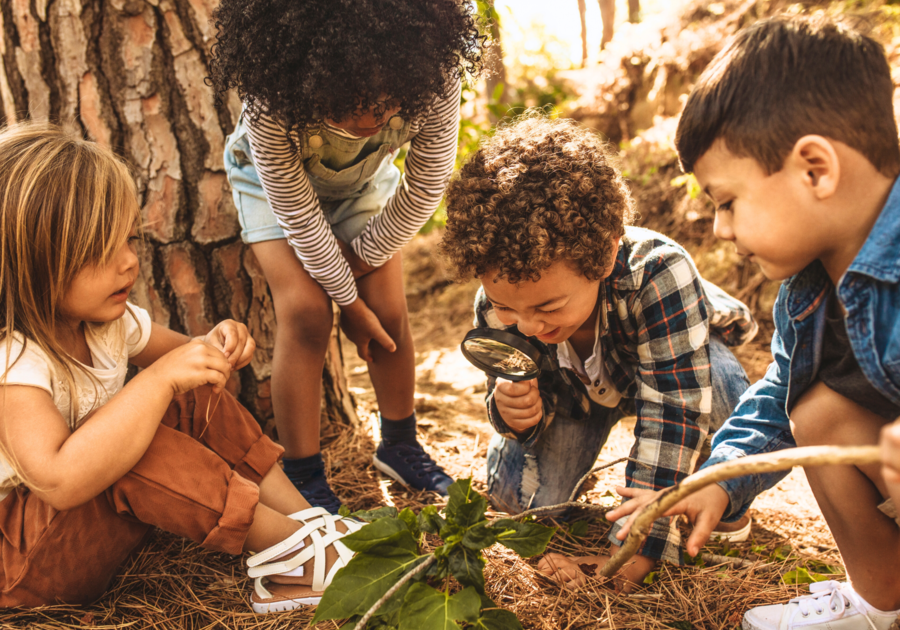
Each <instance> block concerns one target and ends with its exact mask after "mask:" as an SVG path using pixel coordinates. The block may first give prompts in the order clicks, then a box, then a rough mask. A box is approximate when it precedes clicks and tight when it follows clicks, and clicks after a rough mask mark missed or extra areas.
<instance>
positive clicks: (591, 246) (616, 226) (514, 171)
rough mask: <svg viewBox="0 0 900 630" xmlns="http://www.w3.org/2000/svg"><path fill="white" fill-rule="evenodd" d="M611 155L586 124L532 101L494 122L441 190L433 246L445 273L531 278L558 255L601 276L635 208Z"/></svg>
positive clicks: (587, 272) (594, 276) (461, 279)
mask: <svg viewBox="0 0 900 630" xmlns="http://www.w3.org/2000/svg"><path fill="white" fill-rule="evenodd" d="M612 155H614V154H613V153H611V152H610V151H609V150H607V149H606V147H605V146H604V144H603V141H602V140H600V138H598V137H597V136H596V135H595V134H594V133H593V132H591V131H590V130H588V129H587V128H585V127H582V126H580V125H578V123H576V122H575V121H573V120H568V119H558V120H551V119H549V118H547V117H546V116H545V115H544V114H543V112H541V111H539V110H538V111H530V112H526V114H525V115H524V116H523V117H521V118H520V119H519V120H517V121H515V122H513V123H512V124H509V125H506V126H502V127H500V128H499V129H498V130H497V133H496V134H495V135H494V136H493V137H492V138H490V139H488V140H486V141H485V142H484V143H483V144H482V145H481V147H480V148H479V149H478V151H477V152H476V153H475V154H474V155H473V156H472V157H471V159H470V160H469V161H468V162H467V163H466V164H465V165H464V166H463V167H462V169H460V171H459V174H458V176H457V177H456V178H455V179H454V180H453V181H451V182H450V186H449V188H448V189H447V229H446V230H445V231H444V236H443V239H442V240H441V244H440V250H441V253H442V254H443V255H444V257H445V258H446V260H447V262H448V263H449V267H450V271H451V273H452V274H453V276H454V278H455V279H456V280H457V281H459V282H464V281H466V280H469V279H471V278H473V277H478V278H480V277H482V276H484V275H485V274H487V273H488V272H493V271H496V272H497V278H505V279H506V280H507V281H508V282H511V283H513V284H518V283H520V282H525V281H536V280H539V279H540V277H541V272H542V271H544V270H545V269H547V268H548V267H550V266H551V265H552V264H553V263H555V262H557V261H560V260H565V261H568V262H570V263H571V264H572V265H573V266H574V267H575V268H576V269H578V270H579V271H580V272H581V274H583V275H584V276H586V277H587V278H589V279H590V280H599V279H601V278H603V275H604V273H608V272H609V269H610V265H611V264H612V262H613V255H614V252H615V246H616V243H617V242H618V240H619V239H620V238H621V237H622V235H623V234H624V233H625V226H626V225H627V224H628V223H630V222H631V220H632V219H633V216H634V202H633V201H632V199H631V194H630V193H629V191H628V186H627V185H626V184H625V180H624V179H622V175H621V174H620V173H619V171H618V170H617V169H616V167H615V166H613V164H612V163H611V160H612V159H613V158H612Z"/></svg>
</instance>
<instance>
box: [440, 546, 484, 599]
mask: <svg viewBox="0 0 900 630" xmlns="http://www.w3.org/2000/svg"><path fill="white" fill-rule="evenodd" d="M484 565H485V562H484V558H483V557H482V556H481V553H479V552H478V551H475V550H473V549H469V548H467V547H463V546H462V545H457V546H456V547H454V548H453V549H451V550H450V553H449V554H448V558H447V568H448V569H450V575H452V576H453V577H455V578H456V581H457V582H459V583H460V584H462V585H463V586H473V587H475V589H476V590H477V591H478V592H479V593H483V592H484Z"/></svg>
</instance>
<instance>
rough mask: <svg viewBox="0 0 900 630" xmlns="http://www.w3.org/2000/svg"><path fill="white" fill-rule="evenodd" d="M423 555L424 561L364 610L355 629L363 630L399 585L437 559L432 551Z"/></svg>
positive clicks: (398, 588) (397, 589)
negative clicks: (364, 612)
mask: <svg viewBox="0 0 900 630" xmlns="http://www.w3.org/2000/svg"><path fill="white" fill-rule="evenodd" d="M423 557H425V558H427V560H425V561H424V562H421V563H420V564H419V566H417V567H416V568H415V569H413V570H412V571H410V572H409V573H407V574H406V575H404V576H403V577H402V578H400V579H399V580H398V581H397V583H396V584H394V585H393V586H392V587H391V588H390V589H388V592H387V593H385V594H384V595H382V596H381V599H379V600H378V601H377V602H375V603H374V604H372V607H371V608H369V610H367V611H366V614H365V615H363V616H362V619H360V620H359V623H357V624H356V630H365V628H366V624H367V623H369V619H371V618H372V615H374V614H375V613H376V612H377V611H378V609H379V608H381V607H382V605H384V603H385V602H386V601H387V600H389V599H390V598H391V597H393V595H394V593H396V592H397V591H399V590H400V587H401V586H403V585H404V584H406V583H407V582H409V581H410V580H411V579H413V578H414V577H415V576H416V575H418V574H419V573H421V572H422V571H424V570H425V569H427V568H428V567H429V566H431V564H432V563H433V562H434V561H435V560H437V558H435V557H434V554H433V553H430V554H428V555H427V556H423Z"/></svg>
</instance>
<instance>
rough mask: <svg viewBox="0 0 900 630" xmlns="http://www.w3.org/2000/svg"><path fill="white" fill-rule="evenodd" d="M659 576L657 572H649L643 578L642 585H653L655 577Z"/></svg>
mask: <svg viewBox="0 0 900 630" xmlns="http://www.w3.org/2000/svg"><path fill="white" fill-rule="evenodd" d="M657 575H659V571H651V572H650V573H648V574H647V575H646V576H645V577H644V584H653V583H654V582H655V581H656V576H657Z"/></svg>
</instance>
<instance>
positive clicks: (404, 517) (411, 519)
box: [397, 508, 419, 538]
mask: <svg viewBox="0 0 900 630" xmlns="http://www.w3.org/2000/svg"><path fill="white" fill-rule="evenodd" d="M397 516H398V518H399V519H400V520H401V521H403V522H404V523H406V526H407V527H408V528H409V533H411V534H412V535H413V538H418V537H419V522H418V520H417V519H416V514H415V512H413V511H412V510H410V509H409V508H403V511H402V512H400V514H398V515H397Z"/></svg>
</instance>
